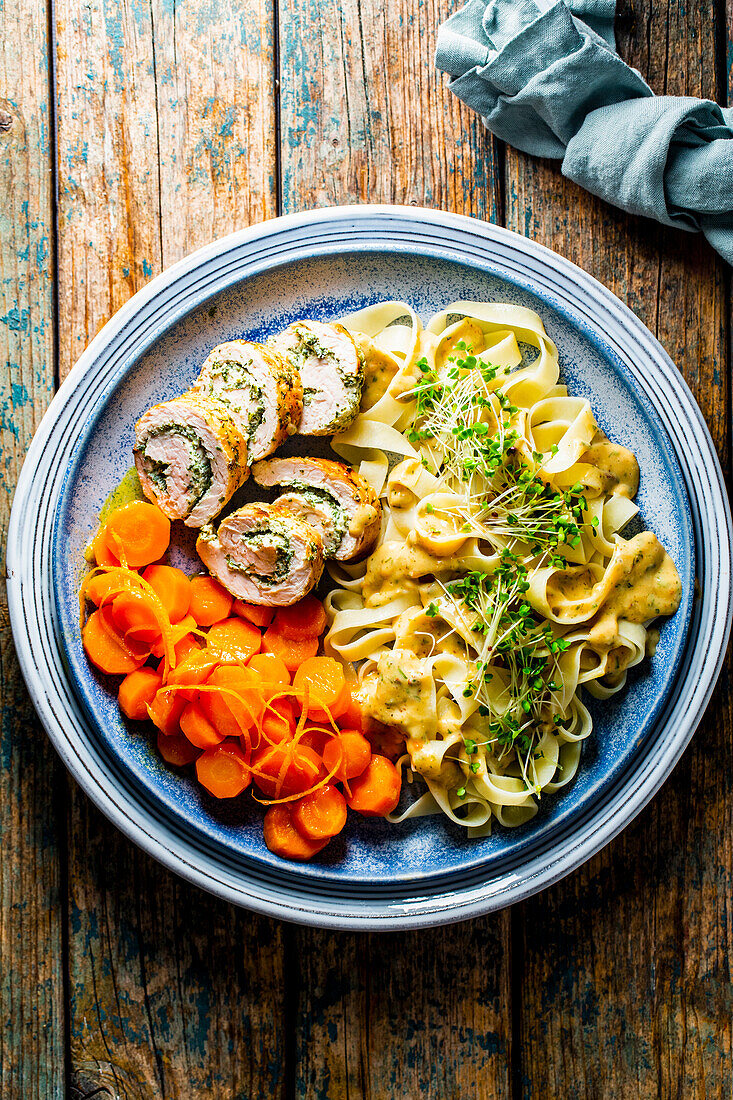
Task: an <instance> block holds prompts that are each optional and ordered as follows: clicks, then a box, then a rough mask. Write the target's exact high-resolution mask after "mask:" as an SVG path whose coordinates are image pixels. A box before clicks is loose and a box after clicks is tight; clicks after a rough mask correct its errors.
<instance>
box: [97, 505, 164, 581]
mask: <svg viewBox="0 0 733 1100" xmlns="http://www.w3.org/2000/svg"><path fill="white" fill-rule="evenodd" d="M170 540H171V521H170V520H169V519H168V517H167V516H164V515H163V513H162V512H161V510H160V508H156V507H155V505H154V504H149V503H148V502H147V501H145V500H133V501H131V502H130V503H129V504H125V505H124V506H123V507H122V508H118V509H117V511H115V512H113V513H112V515H111V516H110V517H109V519H108V520H107V522H106V524H105V527H104V541H105V543H106V544H107V546H108V547H109V549H110V550H111V551H112V553H113V554H114V555H115V556H116V557H117V558H118V559H119V561H122V560H123V555H124V560H125V562H126V564H127V565H129V566H130V568H131V569H139V568H140V566H142V565H150V564H151V562H154V561H157V560H158V558H162V557H163V554H165V552H166V550H167V549H168V544H169V543H170Z"/></svg>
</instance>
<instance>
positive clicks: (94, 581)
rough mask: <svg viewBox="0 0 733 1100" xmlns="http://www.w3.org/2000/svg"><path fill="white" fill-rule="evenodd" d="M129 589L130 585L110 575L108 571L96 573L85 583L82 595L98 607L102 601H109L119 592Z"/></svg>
mask: <svg viewBox="0 0 733 1100" xmlns="http://www.w3.org/2000/svg"><path fill="white" fill-rule="evenodd" d="M129 591H130V586H129V585H128V584H125V583H124V582H123V581H121V580H120V578H119V577H115V576H110V575H109V573H97V575H96V576H95V577H92V578H91V579H90V581H89V583H88V584H87V586H86V589H85V591H84V595H85V597H86V599H88V600H89V601H90V603H93V604H96V605H97V607H99V605H100V604H102V603H109V601H110V600H112V599H113V598H114V597H115V596H119V595H120V593H122V592H129Z"/></svg>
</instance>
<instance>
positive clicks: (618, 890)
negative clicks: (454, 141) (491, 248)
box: [507, 0, 733, 1100]
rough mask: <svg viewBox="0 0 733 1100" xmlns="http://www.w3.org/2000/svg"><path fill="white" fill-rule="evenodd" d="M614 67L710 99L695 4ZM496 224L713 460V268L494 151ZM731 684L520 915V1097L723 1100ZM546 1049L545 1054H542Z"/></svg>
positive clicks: (650, 12) (664, 21)
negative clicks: (642, 790)
mask: <svg viewBox="0 0 733 1100" xmlns="http://www.w3.org/2000/svg"><path fill="white" fill-rule="evenodd" d="M617 29H618V30H619V32H620V50H621V53H622V55H623V56H624V57H625V58H626V59H627V60H629V61H630V63H631V64H633V65H634V66H635V67H638V68H639V69H640V70H641V71H642V73H643V74H644V75H645V76H646V78H647V79H648V80H649V81H650V83H651V85H652V87H653V88H654V89H655V90H656V91H657V92H659V93H663V92H666V93H667V94H689V95H696V96H709V97H711V98H716V96H717V94H718V93H719V92H720V91H721V89H720V88H719V87H718V85H717V81H716V59H717V57H719V56H720V52H719V51H720V46H721V43H720V42H719V41H717V40H716V21H715V19H714V18H713V15H712V12H711V10H710V8H709V7H708V6H704V5H687V6H682V5H677V4H674V3H669V4H661V5H659V4H654V5H652V4H651V3H647V2H640V0H637V2H635V3H634V5H633V8H632V7H631V5H624V7H623V9H622V11H621V15H620V19H619V21H618V28H617ZM507 196H508V197H507V221H508V225H509V227H510V228H513V229H517V230H518V231H520V232H524V233H527V234H528V235H530V236H532V237H534V238H535V239H537V240H540V241H541V242H542V243H544V244H547V245H549V246H550V247H552V248H555V249H556V250H557V251H559V252H561V253H563V254H565V255H566V256H568V257H569V258H570V259H572V260H574V261H575V262H576V263H578V264H580V266H581V267H583V268H585V269H586V270H587V271H589V272H591V273H592V274H593V275H595V276H596V277H597V278H599V279H600V280H601V281H602V282H604V283H605V284H606V285H607V286H609V287H610V288H611V289H612V290H613V291H614V292H615V293H616V294H618V295H619V297H621V298H622V299H624V300H625V301H627V302H628V303H629V305H630V306H631V308H632V309H633V310H634V311H635V312H636V313H637V315H638V316H639V317H640V318H641V319H642V320H643V321H644V323H645V324H647V325H648V326H649V328H650V329H651V330H652V331H653V332H654V333H655V334H656V335H657V336H658V338H659V339H660V341H661V342H662V344H663V345H664V346H665V347H666V348H667V350H668V351H669V353H670V355H671V356H672V358H673V359H674V360H675V362H676V363H677V365H678V366H679V367H680V369H681V370H682V372H683V373H684V375H685V377H686V379H687V381H688V383H689V384H690V386H691V388H692V390H693V392H694V394H695V396H696V398H697V400H698V402H699V403H700V406H701V408H702V410H703V413H704V415H705V417H706V420H707V422H708V425H709V427H710V430H711V432H712V434H713V438H714V440H715V443H716V446H717V447H718V450H719V453H720V456H721V459H722V460H723V462H724V463H727V459H728V443H727V419H728V406H729V386H730V381H729V375H728V347H727V335H726V327H727V319H726V298H727V280H728V271H727V269H726V268H725V265H724V264H723V263H722V261H721V260H719V258H718V257H716V256H715V255H714V253H713V252H712V251H711V250H710V249H709V247H708V246H707V245H706V244H705V242H704V241H703V240H702V238H701V237H699V236H692V235H690V234H685V233H681V232H676V231H674V230H668V229H666V228H663V227H661V226H657V225H654V224H651V223H649V222H647V221H643V220H640V219H635V218H631V217H628V216H627V215H625V214H623V213H622V212H620V211H617V210H614V209H612V208H610V207H608V206H605V205H603V204H602V203H601V202H599V201H597V200H595V199H594V198H592V197H590V196H588V195H586V194H585V193H583V192H582V191H580V189H579V188H577V187H575V186H574V185H572V184H570V183H569V182H568V181H566V180H564V179H563V178H562V176H561V175H560V172H559V168H558V167H557V166H556V165H551V164H547V163H541V162H538V161H531V160H529V159H528V158H525V157H523V156H521V155H519V154H516V153H513V152H512V153H508V154H507ZM729 691H730V680H729V669H728V670H726V672H725V673H724V676H723V679H722V680H721V683H720V685H719V687H718V691H717V693H716V696H715V698H714V700H713V703H712V704H711V707H710V710H709V712H708V717H707V719H706V721H705V722H704V723H703V725H702V727H701V729H700V730H699V731H698V733H697V735H696V737H695V739H694V741H693V744H692V746H691V747H690V748H689V749H688V751H687V753H686V754H685V756H684V758H683V760H682V761H681V763H680V764H678V766H677V768H676V770H675V772H674V773H673V775H672V777H671V779H670V780H669V781H668V782H667V784H666V785H665V787H664V788H663V790H662V792H661V793H660V794H659V795H658V796H657V797H656V799H655V800H654V801H653V803H652V804H651V806H650V807H648V808H647V810H646V811H645V812H644V813H643V814H642V815H641V816H640V818H639V819H638V820H637V821H636V822H635V823H633V824H632V825H631V826H630V827H629V828H628V829H627V830H626V831H625V832H624V833H623V834H622V836H621V837H619V838H618V839H617V840H616V841H615V842H614V843H613V844H611V845H610V846H609V847H608V848H607V849H606V850H605V851H604V852H602V853H601V854H599V855H598V856H597V857H596V858H595V859H593V860H592V861H591V862H590V863H588V864H587V865H586V866H585V867H584V868H582V869H581V870H580V871H579V872H577V873H576V874H575V875H572V876H570V877H569V878H568V879H567V880H565V881H564V882H562V883H560V884H559V885H558V886H556V887H554V888H553V889H551V890H549V891H547V892H545V893H544V894H542V895H541V896H540V897H538V898H536V899H532V900H531V901H530V902H528V903H526V904H525V905H524V906H523V907H522V909H521V911H520V912H519V915H518V918H517V929H518V932H519V933H520V934H521V935H518V936H517V938H516V939H515V942H514V944H513V950H514V952H515V966H516V968H517V970H518V972H520V973H521V975H522V979H523V980H522V989H523V998H522V1005H521V1018H520V1020H519V1022H518V1023H519V1028H518V1030H519V1035H520V1042H519V1043H518V1050H519V1052H520V1054H521V1064H520V1073H519V1074H518V1078H517V1079H518V1081H519V1082H520V1084H521V1091H522V1094H523V1095H526V1096H545V1095H547V1096H563V1097H566V1098H568V1100H571V1098H574V1097H578V1098H581V1097H583V1098H584V1097H599V1098H600V1097H607V1096H623V1097H626V1096H637V1097H640V1098H642V1097H659V1096H664V1097H680V1098H685V1100H687V1098H698V1097H699V1098H703V1097H721V1098H722V1097H723V1096H729V1095H730V1074H731V1070H730V1058H731V1018H730V1004H731V994H732V993H733V987H732V986H731V973H730V958H729V952H730V944H731V924H730V922H731V917H730V913H731V886H732V879H731V862H732V859H731V857H732V855H733V853H732V852H731V811H730V805H731V802H730V798H731V775H732V765H733V761H732V759H731V734H732V733H733V721H732V718H731V706H730V694H729ZM548 1052H550V1053H549V1056H548Z"/></svg>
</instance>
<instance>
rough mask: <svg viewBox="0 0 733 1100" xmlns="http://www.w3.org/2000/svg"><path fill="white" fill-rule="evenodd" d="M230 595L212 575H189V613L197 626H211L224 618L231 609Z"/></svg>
mask: <svg viewBox="0 0 733 1100" xmlns="http://www.w3.org/2000/svg"><path fill="white" fill-rule="evenodd" d="M232 603H233V600H232V597H231V596H230V595H229V593H228V592H227V590H226V588H224V586H223V585H222V584H219V582H218V581H217V580H214V578H213V577H209V576H208V575H207V576H199V577H191V603H190V606H189V609H188V610H189V614H191V615H193V617H194V619H195V620H196V622H197V623H198V624H199V626H213V625H214V623H219V622H221V620H222V619H226V618H227V617H228V616H229V614H230V613H231V610H232Z"/></svg>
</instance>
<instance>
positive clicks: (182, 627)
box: [152, 615, 197, 657]
mask: <svg viewBox="0 0 733 1100" xmlns="http://www.w3.org/2000/svg"><path fill="white" fill-rule="evenodd" d="M196 629H197V628H196V620H195V619H194V618H193V616H192V615H186V618H185V619H181V621H180V623H176V624H175V626H172V627H171V628H170V639H171V643H172V645H173V648H174V649H175V648H176V646H178V645H179V643H180V642H182V641H183V639H184V638H191V632H192V631H193V630H196ZM193 638H194V640H195V635H194V636H193ZM152 649H153V656H154V657H162V656H163V640H162V638H161V640H160V641H159V642H153V647H152ZM189 649H190V643H189Z"/></svg>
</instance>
